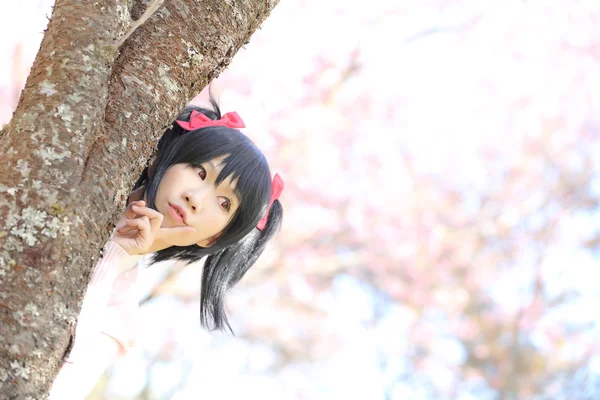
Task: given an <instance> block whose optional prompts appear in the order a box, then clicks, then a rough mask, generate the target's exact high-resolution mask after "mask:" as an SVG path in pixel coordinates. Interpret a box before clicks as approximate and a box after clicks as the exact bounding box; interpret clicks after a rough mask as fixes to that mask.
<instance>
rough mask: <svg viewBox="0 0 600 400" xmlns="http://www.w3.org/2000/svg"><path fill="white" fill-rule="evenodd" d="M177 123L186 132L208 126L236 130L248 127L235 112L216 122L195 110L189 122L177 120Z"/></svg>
mask: <svg viewBox="0 0 600 400" xmlns="http://www.w3.org/2000/svg"><path fill="white" fill-rule="evenodd" d="M175 122H177V124H178V125H179V126H180V127H182V128H183V129H185V130H186V131H193V130H196V129H200V128H206V127H207V126H227V127H229V128H236V129H237V128H245V127H246V125H245V124H244V121H242V118H241V117H240V116H239V115H238V113H236V112H235V111H233V112H228V113H227V114H225V115H223V116H222V117H221V119H217V120H214V119H210V118H208V117H207V116H206V115H204V114H202V113H201V112H198V111H196V110H194V111H192V113H191V114H190V120H189V121H179V120H177V121H175Z"/></svg>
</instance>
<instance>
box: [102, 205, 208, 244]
mask: <svg viewBox="0 0 600 400" xmlns="http://www.w3.org/2000/svg"><path fill="white" fill-rule="evenodd" d="M145 204H146V203H145V202H144V200H138V201H133V202H131V203H129V205H128V206H127V209H126V210H125V213H124V215H123V216H122V217H121V219H120V220H119V222H117V229H116V230H115V233H114V235H113V237H112V238H111V240H112V241H113V242H115V243H117V244H118V245H119V246H121V247H122V248H123V249H124V250H125V251H126V252H127V253H128V254H130V255H135V254H144V253H147V252H148V250H149V249H150V246H152V243H154V241H155V240H156V239H157V237H158V236H160V238H161V239H164V238H166V237H168V236H169V233H172V234H173V233H181V232H189V233H193V232H196V229H194V228H192V227H191V226H183V227H176V228H163V229H161V228H160V226H161V225H162V222H163V219H164V216H163V215H162V214H161V213H159V212H158V211H156V210H153V209H151V208H148V207H146V206H145ZM159 231H161V232H160V234H159Z"/></svg>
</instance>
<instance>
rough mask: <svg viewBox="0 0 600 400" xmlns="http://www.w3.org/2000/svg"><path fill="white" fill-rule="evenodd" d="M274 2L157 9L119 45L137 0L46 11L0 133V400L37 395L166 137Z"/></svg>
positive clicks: (185, 0) (179, 3)
mask: <svg viewBox="0 0 600 400" xmlns="http://www.w3.org/2000/svg"><path fill="white" fill-rule="evenodd" d="M154 1H156V2H158V3H160V2H161V1H160V0H154ZM277 1H278V0H266V1H265V0H240V1H234V0H166V1H165V2H164V4H162V6H161V7H160V8H159V9H158V10H157V11H156V12H154V13H153V14H152V16H151V17H150V18H149V19H148V20H147V21H145V22H144V23H143V24H141V25H140V26H139V27H138V28H137V29H135V31H134V32H133V33H132V34H131V36H127V34H128V33H129V32H130V31H131V30H132V27H134V28H135V26H134V24H135V21H136V20H137V19H138V18H139V17H140V16H141V15H142V13H143V12H144V10H145V8H146V6H145V5H144V4H143V3H148V1H145V2H143V1H142V0H135V1H131V0H129V1H128V0H57V1H56V5H55V8H54V11H53V13H52V19H51V21H50V23H49V25H48V29H47V31H46V34H45V36H44V39H43V41H42V44H41V47H40V50H39V52H38V55H37V58H36V60H35V62H34V64H33V67H32V70H31V73H30V75H29V78H28V80H27V84H26V86H25V89H24V90H23V92H22V94H21V98H20V101H19V106H18V108H17V110H16V112H15V114H14V115H13V119H12V121H11V122H10V123H9V124H8V125H7V127H6V128H5V129H4V131H3V132H1V133H0V154H1V155H2V158H3V160H2V163H1V164H0V285H1V286H0V288H1V290H0V316H1V318H2V320H1V321H0V352H1V353H0V354H1V356H0V398H2V399H28V398H30V399H42V398H45V396H46V394H47V392H48V390H49V388H50V385H51V383H52V381H53V380H54V378H55V376H56V374H57V372H58V369H59V367H60V366H61V365H62V362H63V360H64V357H65V356H66V354H67V352H68V350H69V349H70V348H69V346H70V343H71V341H72V339H73V338H72V336H73V334H74V330H75V324H76V320H77V316H78V312H79V309H80V306H81V300H82V298H83V295H84V292H85V288H86V287H87V283H88V281H89V278H90V275H91V270H92V268H93V266H94V265H95V263H96V261H97V260H98V258H99V257H100V256H101V247H102V246H103V245H104V243H105V242H106V241H107V240H108V237H109V234H110V232H111V231H112V229H113V227H114V223H115V221H116V220H117V217H118V215H119V214H120V213H121V212H122V210H123V208H124V203H125V200H126V196H127V195H128V194H129V191H130V189H131V188H132V187H133V184H134V182H135V180H136V179H137V177H138V176H139V175H140V173H141V171H142V169H143V167H144V166H145V165H146V163H147V160H148V159H149V158H150V156H151V155H152V153H153V150H154V148H155V145H156V143H157V140H158V138H159V137H160V134H161V133H162V131H163V129H164V127H165V126H167V124H168V123H170V121H172V120H173V118H174V117H175V116H176V114H177V112H178V111H180V110H181V109H182V108H183V107H184V106H185V104H186V103H187V101H188V100H189V99H190V98H191V97H192V96H193V95H195V94H197V93H198V92H199V91H200V90H201V89H202V88H203V87H205V86H206V85H207V84H208V83H209V82H210V81H211V79H212V78H214V77H215V76H217V75H218V74H219V73H220V72H221V71H222V70H223V68H224V67H225V66H227V65H228V64H229V62H230V61H231V58H232V57H233V55H234V54H235V53H236V52H237V51H238V49H239V48H240V47H241V46H242V45H243V44H244V43H247V42H248V40H249V38H250V36H251V35H252V33H253V32H254V31H255V30H256V29H257V28H258V27H259V25H260V24H261V23H262V21H263V20H264V19H265V18H266V17H267V16H268V15H269V13H270V12H271V10H272V9H273V7H274V6H275V5H276V3H277ZM126 37H127V40H125V41H124V43H122V44H121V43H120V42H121V40H120V39H123V38H126Z"/></svg>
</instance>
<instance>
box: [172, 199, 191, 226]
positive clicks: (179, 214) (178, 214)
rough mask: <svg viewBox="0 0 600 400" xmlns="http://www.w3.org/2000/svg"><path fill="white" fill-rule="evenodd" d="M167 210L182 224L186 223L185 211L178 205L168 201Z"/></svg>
mask: <svg viewBox="0 0 600 400" xmlns="http://www.w3.org/2000/svg"><path fill="white" fill-rule="evenodd" d="M169 212H170V213H171V216H172V217H173V218H174V219H175V220H178V221H180V222H183V223H184V224H186V225H187V223H186V222H185V217H186V215H185V211H183V210H182V209H181V208H180V207H178V206H176V205H173V204H171V203H169Z"/></svg>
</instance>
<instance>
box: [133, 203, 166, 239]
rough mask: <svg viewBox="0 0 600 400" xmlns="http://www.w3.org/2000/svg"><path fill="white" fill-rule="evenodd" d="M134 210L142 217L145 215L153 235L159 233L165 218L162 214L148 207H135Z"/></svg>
mask: <svg viewBox="0 0 600 400" xmlns="http://www.w3.org/2000/svg"><path fill="white" fill-rule="evenodd" d="M133 210H134V211H136V212H137V213H138V214H140V215H144V216H145V217H146V218H147V219H148V223H149V225H150V230H151V231H152V233H153V234H154V233H156V232H157V231H158V229H159V228H160V226H161V225H162V222H163V219H164V216H163V215H162V214H161V213H159V212H158V211H156V210H153V209H152V208H148V207H138V206H133Z"/></svg>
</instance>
